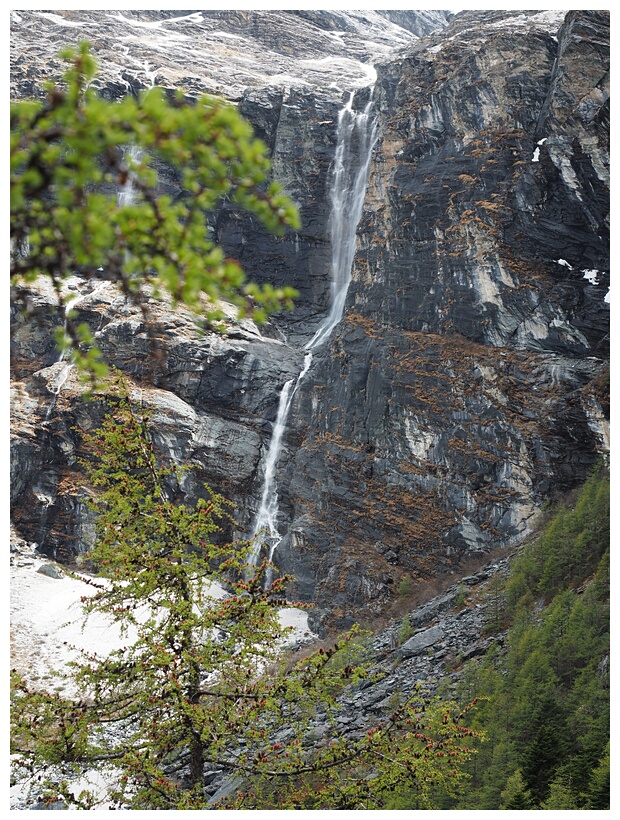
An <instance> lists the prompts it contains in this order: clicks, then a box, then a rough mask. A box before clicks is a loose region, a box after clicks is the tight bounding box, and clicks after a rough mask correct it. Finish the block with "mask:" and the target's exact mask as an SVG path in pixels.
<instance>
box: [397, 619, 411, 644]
mask: <svg viewBox="0 0 620 820" xmlns="http://www.w3.org/2000/svg"><path fill="white" fill-rule="evenodd" d="M412 635H413V627H412V626H411V621H410V619H409V613H407V614H406V615H405V617H404V618H403V622H402V623H401V625H400V629H399V630H398V643H405V641H408V640H409V638H410V637H411V636H412Z"/></svg>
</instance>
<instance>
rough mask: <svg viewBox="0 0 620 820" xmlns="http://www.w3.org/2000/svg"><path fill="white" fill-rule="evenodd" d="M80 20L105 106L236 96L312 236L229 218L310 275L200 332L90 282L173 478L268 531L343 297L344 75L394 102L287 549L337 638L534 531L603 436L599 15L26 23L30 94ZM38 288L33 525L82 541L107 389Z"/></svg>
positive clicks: (602, 23)
mask: <svg viewBox="0 0 620 820" xmlns="http://www.w3.org/2000/svg"><path fill="white" fill-rule="evenodd" d="M395 15H396V16H395ZM403 15H406V16H405V17H403ZM61 35H62V37H65V36H66V37H67V41H69V40H73V41H75V40H77V39H84V38H90V39H92V40H94V42H95V47H96V51H98V53H99V59H100V62H101V65H102V79H101V87H102V91H103V93H105V94H108V95H115V94H119V93H121V92H124V91H125V90H126V89H135V88H136V87H139V86H141V85H142V86H144V85H149V84H150V83H151V82H155V83H157V84H161V85H164V86H165V87H169V88H173V87H179V88H182V89H183V90H184V91H186V92H187V93H189V94H194V93H196V92H198V91H215V92H218V93H223V94H225V95H226V96H228V97H229V98H230V99H232V100H234V101H235V102H236V103H237V104H238V105H239V107H240V109H241V111H242V112H243V113H244V114H245V116H247V117H248V118H249V119H250V120H251V122H252V123H253V124H254V127H255V129H256V132H257V134H258V135H259V136H261V137H262V138H263V139H264V140H265V142H266V143H267V145H268V146H269V148H270V151H271V154H272V159H273V169H274V174H275V175H276V176H277V177H278V178H279V179H280V180H281V181H282V182H283V183H284V184H285V185H286V187H287V190H288V192H289V193H290V194H291V195H292V197H293V198H294V199H295V200H296V201H297V202H298V203H299V206H300V210H301V215H302V222H303V227H302V229H301V231H300V232H299V233H293V232H290V233H289V234H288V235H286V236H284V237H283V238H282V239H274V238H271V237H268V236H266V235H265V234H264V232H262V231H261V230H260V229H259V228H257V226H256V225H255V224H254V223H252V222H251V221H250V220H249V219H248V218H246V217H242V216H241V215H240V214H239V213H237V212H235V211H234V210H233V209H230V208H222V209H221V210H220V211H219V212H218V213H216V214H215V215H214V219H213V225H214V230H215V231H216V235H217V237H218V239H219V241H220V242H221V243H222V244H224V246H225V247H226V249H227V251H228V252H229V253H230V254H232V255H234V256H236V257H237V258H238V259H239V260H240V261H241V263H242V264H243V265H244V267H245V268H246V270H247V272H248V274H249V275H250V276H251V277H252V278H256V279H259V280H266V281H272V282H278V283H280V282H287V283H290V284H293V285H294V286H295V287H297V288H298V289H299V290H300V293H301V295H300V299H299V303H298V307H297V309H296V310H295V312H294V313H293V314H291V315H289V316H286V317H277V318H276V319H274V320H273V322H272V324H271V325H270V326H268V328H267V329H263V331H262V332H259V331H258V329H257V328H255V327H254V326H252V325H251V323H247V322H246V323H241V324H239V323H235V322H234V321H233V320H231V323H230V332H229V334H228V336H226V337H224V338H221V337H219V336H215V335H213V336H212V335H207V336H203V337H200V336H199V335H198V334H197V333H196V331H195V329H194V327H193V323H192V320H191V317H190V316H188V315H185V314H183V312H176V313H172V312H171V311H170V310H168V309H167V308H166V307H165V305H159V306H157V308H156V309H155V313H156V324H157V331H158V332H157V342H156V350H153V347H152V343H150V342H149V341H148V339H147V335H146V333H145V329H144V326H143V323H142V319H141V316H140V315H139V314H138V313H136V312H135V311H133V310H132V309H131V308H129V307H128V306H127V305H125V304H124V303H123V302H122V300H120V299H119V298H118V296H117V295H116V294H115V293H114V292H113V290H112V288H111V286H109V285H107V284H105V283H99V284H97V283H92V282H91V283H85V282H82V281H80V280H79V279H77V278H76V279H75V280H73V281H71V282H69V283H68V287H73V288H74V289H75V292H76V293H78V294H79V297H78V298H79V302H76V305H77V308H78V310H79V312H80V316H81V318H84V319H87V320H88V321H89V322H90V323H91V325H93V326H94V327H96V328H97V329H98V330H97V335H98V339H99V343H100V345H101V346H102V348H103V350H104V352H105V353H106V354H107V355H108V358H109V360H110V361H111V362H112V363H114V364H115V365H116V366H117V367H119V368H120V369H121V370H122V371H123V372H124V373H126V374H127V376H128V378H129V380H130V384H131V385H132V386H133V388H134V389H135V390H136V395H140V396H141V397H142V400H143V401H144V402H145V403H147V404H149V405H151V406H152V407H153V408H154V412H155V414H156V419H157V430H158V435H159V436H160V439H161V442H162V444H163V445H164V446H165V449H166V450H167V451H168V452H169V453H170V455H171V456H172V457H173V458H175V459H176V460H177V461H179V462H191V463H192V464H193V465H194V466H193V467H192V469H191V470H190V472H189V473H188V474H187V478H186V479H185V484H184V486H182V487H180V488H179V494H180V495H182V496H184V497H186V498H187V499H189V500H190V501H191V500H192V499H194V498H196V497H197V496H198V495H200V494H201V492H203V490H202V489H201V487H202V484H203V483H204V482H205V481H207V482H208V483H210V484H211V485H212V486H213V487H214V488H215V489H217V490H220V491H222V492H224V493H225V494H226V495H227V496H228V497H229V498H230V499H231V500H232V501H234V502H235V504H236V505H237V523H236V532H235V533H234V534H248V533H249V531H250V529H251V525H252V522H253V521H254V520H255V516H256V512H257V508H258V505H259V502H260V497H261V486H262V480H263V473H264V460H265V454H266V452H267V450H268V447H269V442H270V438H271V433H272V424H273V421H274V420H275V417H276V413H277V409H278V402H279V398H280V394H281V391H282V388H283V386H284V384H285V383H286V382H287V381H289V380H290V379H294V378H296V377H297V376H298V374H299V373H300V372H301V369H302V367H303V363H304V352H303V345H304V344H305V343H307V342H308V340H309V339H311V338H312V335H313V333H314V332H315V330H316V328H317V326H318V324H319V322H320V321H321V319H322V318H323V317H324V316H325V312H326V311H327V310H328V308H329V304H330V299H331V292H330V278H331V270H332V253H333V248H332V247H331V243H330V224H331V223H330V208H331V200H330V188H331V186H332V184H333V179H332V176H331V171H330V169H331V168H332V167H333V162H334V154H335V150H336V142H337V121H338V112H339V110H340V109H342V107H343V105H344V104H345V103H346V101H347V100H348V99H349V95H350V92H355V96H354V99H353V103H352V106H353V108H354V109H355V110H361V109H362V108H364V106H365V105H366V104H367V103H368V101H369V99H370V98H371V97H372V100H373V103H374V105H373V110H374V116H375V117H376V127H377V139H376V142H375V145H374V148H373V151H372V157H371V162H370V176H369V181H368V186H367V190H366V195H365V201H364V208H363V213H362V218H361V220H360V223H359V225H358V228H357V250H356V254H355V259H354V263H353V267H352V281H351V285H350V287H349V289H348V293H347V299H346V309H345V314H344V317H343V320H342V322H341V323H340V324H339V325H338V326H337V327H336V329H335V330H334V331H333V333H332V334H331V336H330V338H329V340H328V342H326V343H325V344H324V345H322V346H320V347H319V348H318V349H316V350H315V351H314V358H313V361H312V365H311V367H310V370H309V372H308V373H307V374H306V375H305V376H304V378H303V380H302V381H301V382H300V384H299V386H298V389H297V392H296V394H295V396H294V399H293V402H292V407H291V412H290V415H289V418H288V422H287V430H286V434H285V436H284V439H283V449H282V453H281V455H280V458H279V459H278V464H277V487H278V499H279V514H278V529H279V531H280V532H281V533H284V538H283V540H282V541H281V542H280V544H279V545H278V547H277V550H276V553H275V561H276V563H277V564H278V566H279V567H280V568H281V569H282V571H287V572H291V573H292V574H293V575H295V577H296V578H297V582H296V586H297V589H296V594H300V595H301V596H302V597H304V598H306V599H308V600H314V601H316V602H317V604H318V607H317V611H316V615H315V624H316V625H320V624H324V625H325V626H326V627H327V626H341V625H345V624H347V623H350V622H351V621H352V620H354V619H359V618H366V619H368V618H371V617H373V616H375V615H378V614H379V613H381V612H384V611H385V610H386V608H388V607H389V606H390V604H391V603H392V602H393V600H394V598H395V596H396V592H395V590H396V588H397V586H398V584H399V581H400V580H401V579H402V577H403V576H404V575H409V576H411V577H412V578H413V579H414V581H416V582H417V583H419V584H424V583H425V582H427V581H430V580H433V579H436V578H437V577H439V576H442V575H446V574H449V573H452V572H457V571H458V569H459V567H460V566H462V565H463V563H464V562H471V560H472V557H475V556H476V555H480V556H481V561H482V560H483V559H482V556H483V555H484V554H485V553H486V552H487V551H489V550H490V549H492V548H496V547H498V546H502V545H508V544H509V543H514V542H515V541H516V540H518V539H519V538H520V537H522V536H523V534H524V533H525V532H527V530H528V528H529V526H530V525H531V522H532V520H533V517H534V516H535V514H536V511H537V510H538V508H539V507H540V505H541V504H542V503H543V502H544V501H545V500H546V499H547V498H549V497H550V496H551V495H552V494H553V493H554V492H556V491H561V490H564V489H567V488H569V487H571V486H573V485H574V484H576V483H577V482H579V481H581V480H582V479H583V478H584V477H585V475H586V473H587V471H588V469H589V468H590V467H591V465H592V464H593V462H594V461H595V460H596V459H597V458H598V457H599V454H600V453H604V452H605V451H606V449H607V448H608V443H609V442H608V427H607V421H606V420H607V418H608V398H607V376H606V373H607V359H608V338H609V337H608V330H609V321H608V310H609V303H608V301H607V298H606V297H607V293H608V288H609V256H608V252H609V242H608V229H609V225H608V199H609V130H608V128H609V90H608V64H609V51H608V35H609V17H608V14H607V13H606V12H596V11H583V12H568V13H567V14H564V13H559V12H505V11H503V12H463V13H461V14H459V15H457V16H456V17H454V18H453V19H452V20H451V21H450V23H449V24H448V20H447V15H446V14H444V13H443V12H399V13H395V12H385V13H379V12H364V13H361V12H360V13H353V12H333V13H332V12H326V11H322V12H275V11H274V12H224V11H215V12H209V13H207V12H122V13H121V12H63V13H51V12H21V11H20V12H16V13H14V18H13V40H12V48H13V51H14V53H13V69H12V85H13V91H14V93H15V94H17V95H24V94H29V93H32V90H33V87H34V85H35V82H36V81H38V80H40V79H41V78H42V77H43V76H45V75H49V74H53V73H54V72H58V69H59V64H58V61H56V60H54V52H55V50H56V49H57V47H58V46H59V39H58V38H59V36H61ZM190 53H191V54H192V59H191V60H189V59H188V54H190ZM188 66H191V70H190V69H188ZM375 74H376V83H375V82H374V81H375ZM373 84H374V89H373V88H372V86H373ZM358 159H359V161H360V162H361V161H362V159H363V158H362V157H359V158H358ZM171 184H172V182H171ZM31 304H32V306H33V308H34V310H33V312H32V313H31V314H30V315H29V317H28V318H24V317H22V316H19V315H16V316H15V327H14V333H13V348H14V349H13V376H14V384H13V392H14V403H13V439H12V442H13V466H12V470H13V472H12V501H13V517H14V519H15V522H16V524H17V526H18V527H19V529H20V531H21V532H22V534H23V535H24V536H25V537H26V538H28V540H30V541H36V542H37V543H38V544H39V545H40V547H41V549H42V550H44V551H46V552H48V553H51V554H56V555H58V556H60V557H62V556H63V555H64V556H65V557H69V556H70V555H71V554H74V553H75V552H76V551H79V550H80V549H83V548H84V546H85V544H87V543H88V539H89V537H90V536H89V533H90V532H91V522H90V520H89V517H88V513H87V512H86V507H85V505H84V491H83V490H82V489H81V488H82V478H81V474H80V471H79V468H78V466H77V460H76V452H77V449H78V446H79V433H78V432H77V431H79V429H80V428H82V429H87V428H90V427H92V426H93V425H94V424H96V423H97V421H98V419H100V417H101V415H102V413H103V404H102V403H101V402H100V403H91V404H84V402H83V401H82V400H81V389H80V386H79V384H78V383H77V381H76V380H75V376H74V374H73V373H72V372H71V371H70V370H68V368H67V366H66V365H65V363H63V362H58V361H57V355H56V353H55V352H54V349H53V343H52V341H51V339H52V328H53V326H54V325H55V324H58V323H60V322H61V321H62V317H59V316H57V315H55V314H54V312H53V311H52V310H51V307H50V306H51V294H48V293H46V292H45V290H44V289H43V288H39V289H38V290H37V291H35V292H33V294H32V298H31ZM33 317H38V321H34V320H33ZM154 353H156V354H157V355H153V354H154ZM227 534H228V535H232V534H233V533H232V532H230V533H227Z"/></svg>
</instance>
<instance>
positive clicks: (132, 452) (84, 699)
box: [11, 397, 475, 810]
mask: <svg viewBox="0 0 620 820" xmlns="http://www.w3.org/2000/svg"><path fill="white" fill-rule="evenodd" d="M149 424H150V422H149V418H148V415H144V414H143V413H142V412H141V411H138V410H137V409H136V408H135V407H134V406H133V405H132V404H131V403H130V402H129V401H128V400H127V398H126V397H121V398H120V399H119V400H118V402H117V404H116V406H115V407H114V410H113V412H112V413H111V414H110V415H108V416H107V417H106V419H105V420H104V422H103V425H102V427H101V428H100V430H98V431H96V432H95V433H93V434H89V435H85V437H84V449H85V451H86V455H85V458H84V463H85V464H86V466H87V469H88V475H89V479H90V485H91V488H92V492H93V502H92V503H93V505H94V508H95V509H96V511H97V514H98V517H97V540H96V543H95V545H94V546H93V548H92V550H91V551H90V553H89V555H88V558H89V560H90V562H92V565H93V566H95V567H96V568H97V569H98V573H97V575H96V576H94V577H92V576H84V577H83V579H84V580H85V581H86V582H87V583H88V584H89V585H90V586H91V588H92V595H89V596H85V597H84V598H83V601H82V606H83V610H84V615H85V617H88V616H89V615H91V614H94V613H97V614H98V615H100V616H101V615H104V616H106V617H107V618H108V619H110V620H111V621H113V622H115V623H116V624H117V625H118V626H119V627H120V628H121V631H122V634H123V635H124V636H125V640H124V642H123V643H124V644H125V645H124V646H120V647H118V648H117V649H115V650H114V651H112V652H111V653H110V654H109V655H107V656H105V657H101V656H99V655H97V654H95V653H94V652H86V653H83V654H82V655H81V656H78V658H77V660H76V661H75V662H74V663H73V665H72V666H71V668H70V669H69V670H67V672H66V675H65V676H63V683H65V684H66V683H67V682H68V683H71V684H72V685H73V688H74V691H77V692H79V693H80V694H79V697H70V696H69V695H66V694H65V695H60V694H55V693H48V692H43V691H40V690H33V689H30V688H29V687H28V686H27V685H26V683H25V682H24V681H23V680H22V679H21V678H20V677H19V676H18V675H15V676H14V680H13V702H12V727H11V728H12V733H11V738H12V740H11V744H12V747H11V750H12V753H13V755H14V757H13V765H14V777H15V778H16V779H17V780H20V781H22V782H28V781H30V782H31V783H32V784H33V785H34V788H35V793H36V794H39V795H40V794H43V795H44V796H45V795H47V796H48V797H49V798H50V799H57V798H58V797H59V796H60V797H62V798H63V799H64V800H65V801H66V802H67V803H70V804H73V805H74V806H75V807H77V808H81V809H90V808H97V807H101V806H100V803H99V800H100V799H103V800H105V801H106V802H107V803H108V804H109V805H110V806H111V807H112V808H125V809H133V810H136V809H143V810H152V809H158V810H159V809H162V810H170V809H181V810H187V809H193V810H196V809H204V808H208V807H210V806H209V802H208V795H206V794H205V791H204V784H203V778H204V770H205V767H208V768H210V769H217V770H219V771H221V772H223V773H224V776H225V777H227V778H228V779H229V782H233V783H234V786H235V788H234V790H233V792H232V793H231V794H230V796H229V797H223V798H222V800H220V801H219V802H218V803H217V804H216V805H215V806H214V807H215V808H224V809H226V808H244V809H255V808H276V809H283V808H308V809H325V808H342V809H347V808H349V809H350V808H353V809H357V808H385V807H386V806H387V805H388V803H389V801H390V800H391V795H393V794H394V792H395V791H396V789H397V788H401V787H406V788H407V789H409V790H410V793H411V794H414V795H415V800H416V805H420V806H422V807H425V808H430V807H432V806H433V790H434V789H437V788H441V789H442V790H444V791H445V789H447V788H448V787H449V784H450V783H453V782H458V780H459V778H460V777H461V770H462V765H463V763H464V761H466V760H467V758H468V756H469V750H468V748H467V747H466V745H465V743H466V742H467V740H468V739H471V738H473V737H474V735H475V733H474V732H473V731H472V730H471V729H469V728H468V727H467V726H466V725H464V716H465V712H466V710H461V709H458V708H457V707H456V706H455V704H453V703H447V704H444V703H441V702H439V701H436V702H433V703H426V702H425V701H424V699H423V698H421V697H419V696H415V697H412V698H409V699H408V700H406V701H404V702H403V703H402V704H401V703H400V702H399V703H394V710H393V712H392V713H391V714H389V715H388V716H386V717H385V718H384V719H383V720H382V722H381V723H379V724H376V725H375V726H373V727H372V728H370V729H369V730H368V731H367V732H366V733H365V734H363V735H362V736H361V737H358V738H357V739H354V738H352V737H350V736H348V735H346V734H345V733H344V730H343V729H342V728H341V727H340V726H339V724H338V722H337V716H338V711H339V706H338V703H337V702H336V700H335V696H336V695H337V694H338V693H340V692H341V691H342V688H343V686H345V685H346V684H347V683H351V682H352V683H355V682H356V681H358V680H359V679H360V678H361V677H363V676H364V675H365V674H366V672H365V669H364V668H363V667H361V666H360V663H361V662H362V661H363V659H364V658H365V657H366V656H367V653H368V637H367V636H366V635H364V633H362V632H358V631H354V632H353V633H352V634H348V635H345V636H343V637H342V639H340V640H339V641H338V642H337V643H336V644H334V645H333V646H332V647H330V648H329V649H327V650H325V649H320V650H319V651H317V652H316V653H314V654H312V655H310V656H309V657H307V658H305V659H304V660H302V661H300V662H299V663H297V664H295V665H294V666H293V667H292V668H291V667H290V666H286V665H285V663H284V659H283V657H282V654H283V650H282V641H283V639H284V637H285V635H284V633H283V630H282V628H281V627H280V623H279V618H278V609H279V608H280V607H287V606H292V605H293V604H291V603H288V602H287V601H286V600H285V598H284V596H283V590H284V588H285V585H286V584H287V583H288V581H289V580H290V579H288V578H280V579H277V580H276V581H274V582H273V584H272V586H271V588H270V589H269V590H265V589H264V583H263V581H264V575H265V572H266V569H267V563H266V562H265V563H263V565H261V566H260V567H258V568H254V569H253V568H252V567H249V566H248V565H247V564H246V561H245V558H246V554H247V551H248V545H247V544H245V543H237V544H233V545H230V544H227V545H222V544H219V543H218V542H217V538H216V537H215V536H216V535H217V532H218V529H219V526H220V522H221V521H222V518H223V517H224V516H225V515H226V514H227V508H228V505H227V504H226V502H225V501H224V499H222V498H221V497H220V496H218V495H216V494H214V493H211V492H210V491H209V490H208V489H205V497H204V498H203V499H202V500H201V501H199V502H198V503H197V505H196V507H195V509H194V508H189V507H187V506H185V505H183V504H180V503H176V502H175V501H174V496H175V495H176V494H177V491H178V488H179V476H178V473H177V470H176V469H175V468H174V467H172V466H169V465H166V464H163V463H162V460H161V456H160V455H159V454H158V453H157V452H156V451H155V449H154V447H153V444H152V439H151V435H150V427H149ZM216 583H217V584H221V585H223V587H224V588H225V590H226V593H225V594H224V595H223V597H222V596H221V595H220V592H219V591H221V587H216V586H214V584H216ZM218 590H219V591H218ZM399 700H400V699H399ZM318 713H320V715H321V717H320V720H319V723H318V724H313V721H314V720H315V719H316V717H317V714H318ZM313 732H314V734H315V735H316V734H317V732H318V737H315V738H314V741H313V742H308V741H309V740H311V739H312V737H313ZM93 771H94V772H100V773H101V775H102V776H103V778H104V781H105V782H106V783H107V786H106V788H105V790H104V794H103V795H102V796H101V798H99V797H97V796H96V795H95V794H94V793H93V792H92V791H89V790H88V789H83V790H81V791H80V793H77V792H78V791H79V788H76V787H75V786H73V785H72V784H73V783H75V782H76V781H79V779H80V777H82V776H83V775H84V773H85V772H93Z"/></svg>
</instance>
